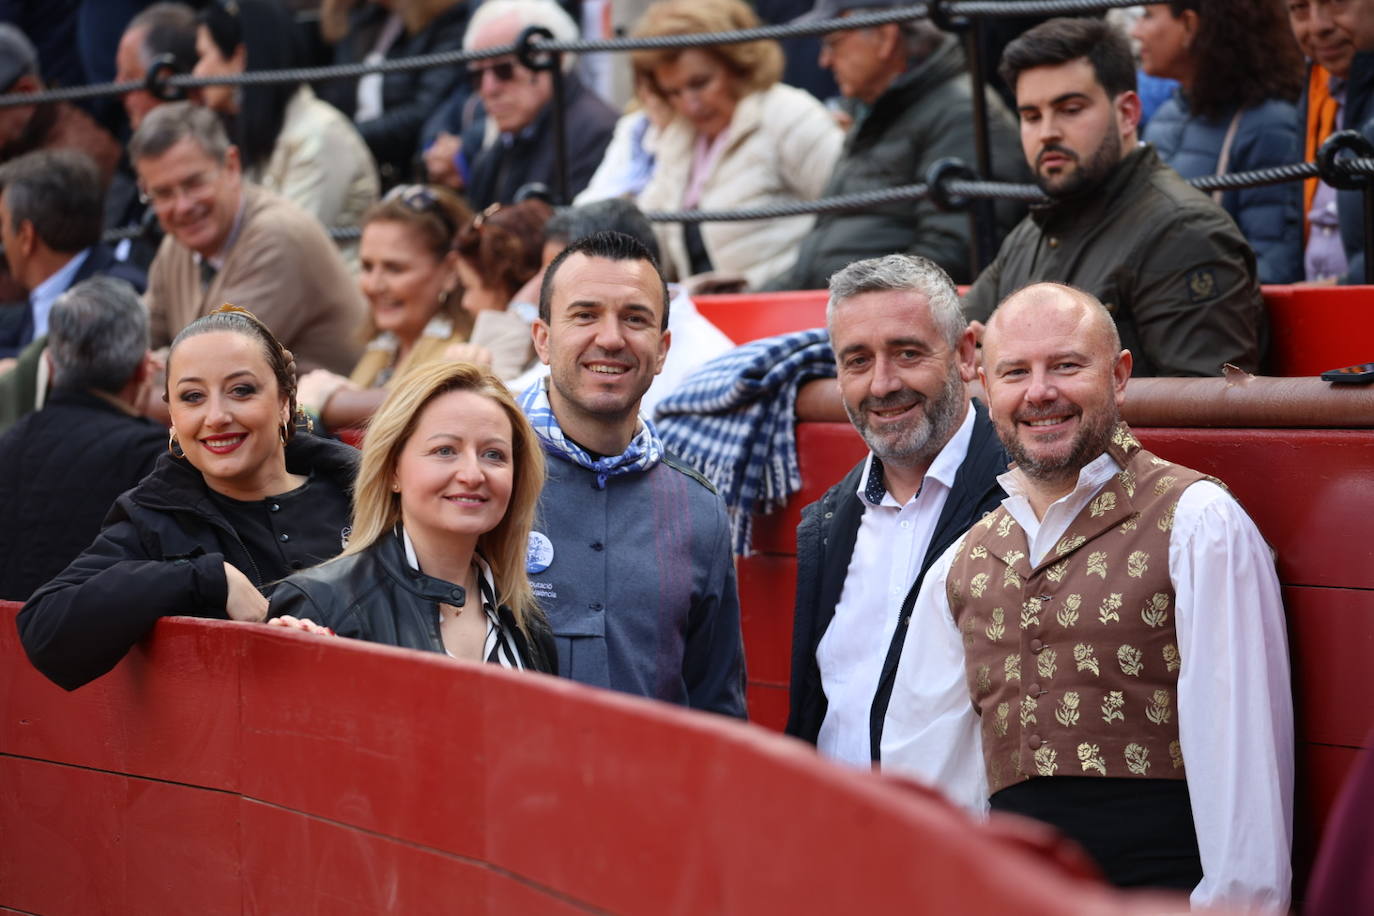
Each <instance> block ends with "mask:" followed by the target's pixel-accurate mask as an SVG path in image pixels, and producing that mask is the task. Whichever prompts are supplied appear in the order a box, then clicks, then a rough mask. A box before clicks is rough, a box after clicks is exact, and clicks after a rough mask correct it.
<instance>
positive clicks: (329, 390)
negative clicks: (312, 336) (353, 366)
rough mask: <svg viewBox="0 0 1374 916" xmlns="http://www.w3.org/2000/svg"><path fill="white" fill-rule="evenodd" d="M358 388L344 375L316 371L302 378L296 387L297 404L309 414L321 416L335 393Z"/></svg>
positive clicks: (326, 370)
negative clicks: (340, 390)
mask: <svg viewBox="0 0 1374 916" xmlns="http://www.w3.org/2000/svg"><path fill="white" fill-rule="evenodd" d="M348 387H356V386H355V385H353V383H352V382H350V381H349V380H348V379H346V378H344V377H343V376H342V375H335V374H334V373H333V372H330V371H329V370H328V369H314V370H312V371H310V372H307V373H306V374H305V375H302V376H301V380H300V382H299V383H298V384H297V385H296V403H297V404H299V405H300V406H301V407H303V408H305V409H306V411H307V412H309V413H313V414H316V415H320V414H323V413H324V408H325V406H326V405H327V404H328V403H329V399H330V398H332V397H333V396H334V392H336V391H338V390H339V389H340V388H348Z"/></svg>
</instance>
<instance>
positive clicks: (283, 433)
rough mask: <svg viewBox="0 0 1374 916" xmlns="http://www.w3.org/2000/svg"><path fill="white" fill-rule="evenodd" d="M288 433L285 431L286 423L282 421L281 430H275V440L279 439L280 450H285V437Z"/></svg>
mask: <svg viewBox="0 0 1374 916" xmlns="http://www.w3.org/2000/svg"><path fill="white" fill-rule="evenodd" d="M288 433H289V430H288V429H287V425H286V421H285V420H283V421H282V424H281V428H280V429H278V430H277V438H279V439H281V445H282V448H286V437H287V434H288Z"/></svg>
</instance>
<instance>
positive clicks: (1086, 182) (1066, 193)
mask: <svg viewBox="0 0 1374 916" xmlns="http://www.w3.org/2000/svg"><path fill="white" fill-rule="evenodd" d="M1057 149H1059V150H1061V151H1063V152H1067V153H1069V154H1070V155H1073V156H1074V161H1075V162H1076V163H1077V168H1075V169H1074V170H1073V172H1072V173H1070V174H1069V175H1067V176H1064V177H1062V178H1061V179H1060V180H1059V182H1058V183H1052V182H1051V180H1050V179H1048V178H1046V177H1045V176H1044V175H1043V174H1041V173H1040V170H1039V169H1036V172H1035V183H1036V184H1037V185H1039V186H1040V190H1042V191H1044V192H1045V193H1046V194H1047V195H1048V196H1050V197H1052V198H1054V199H1055V200H1061V199H1064V198H1068V197H1076V196H1078V195H1079V194H1083V193H1084V192H1087V191H1091V190H1093V189H1095V188H1097V187H1098V186H1099V185H1100V184H1102V182H1104V181H1106V180H1107V176H1108V175H1110V174H1111V172H1112V169H1114V168H1116V166H1117V163H1119V162H1120V161H1121V135H1120V134H1119V133H1117V124H1116V118H1115V117H1113V118H1112V123H1111V129H1110V130H1109V131H1108V133H1107V135H1106V136H1105V137H1103V138H1102V142H1101V143H1099V144H1098V145H1097V149H1095V150H1093V151H1092V154H1091V155H1090V156H1088V159H1087V161H1086V162H1084V161H1082V160H1080V159H1079V158H1078V157H1077V156H1076V154H1074V153H1073V152H1072V151H1071V150H1069V149H1068V148H1067V147H1057Z"/></svg>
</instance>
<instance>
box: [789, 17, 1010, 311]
mask: <svg viewBox="0 0 1374 916" xmlns="http://www.w3.org/2000/svg"><path fill="white" fill-rule="evenodd" d="M987 105H988V122H989V129H990V133H989V137H990V142H991V146H992V165H993V177H994V179H996V180H1001V181H1025V180H1026V179H1027V175H1026V164H1025V162H1026V161H1025V157H1024V156H1022V154H1021V146H1020V142H1019V140H1018V138H1017V131H1016V122H1015V121H1014V120H1012V117H1011V115H1010V114H1009V113H1008V112H1007V109H1006V106H1005V105H1003V104H1002V100H1001V99H1000V98H998V97H997V95H996V93H994V92H993V91H992V90H990V89H989V90H988V91H987ZM947 157H957V158H959V159H962V160H963V161H964V162H965V163H967V164H968V165H969V166H970V167H973V168H976V167H977V157H976V155H975V152H974V143H973V83H972V81H971V80H970V79H969V76H968V72H967V68H966V67H965V65H964V53H963V51H962V50H961V49H960V47H959V42H958V39H956V38H954V37H952V36H946V38H945V40H944V42H943V43H942V44H941V45H940V47H939V48H937V49H936V50H935V51H934V53H932V54H931V56H930V57H929V58H927V59H926V60H925V61H924V62H923V63H921V64H919V65H918V66H916V67H914V68H913V69H911V70H909V71H907V72H906V73H905V74H903V75H902V76H900V77H898V78H897V80H896V81H895V82H894V83H893V84H892V85H891V86H890V87H889V88H888V89H887V91H886V92H884V93H883V94H882V95H881V96H879V97H878V100H877V101H876V102H874V104H873V108H872V110H871V111H870V112H869V113H868V114H867V115H866V116H862V117H860V118H858V119H857V120H856V121H855V123H854V126H853V127H851V128H850V130H849V133H848V135H846V137H845V140H844V150H843V152H842V153H841V154H840V160H839V162H837V163H836V164H835V172H834V174H833V175H831V177H830V182H829V184H827V185H826V187H825V191H824V193H823V194H822V196H823V197H834V196H837V195H840V194H855V193H858V192H860V191H874V190H880V189H882V188H891V187H895V186H898V185H906V184H917V183H919V182H922V181H924V180H925V176H926V172H927V171H928V170H929V169H930V167H931V166H932V165H933V164H934V163H935V162H936V161H938V160H940V159H944V158H947ZM1025 212H1026V211H1025V207H1024V205H1022V204H1019V203H1015V202H1012V201H1004V202H1002V203H999V204H998V206H997V207H996V214H997V217H998V219H997V222H998V231H997V238H998V239H999V240H1000V239H1001V237H1002V236H1004V235H1005V234H1006V233H1007V232H1008V231H1010V230H1011V228H1012V226H1014V225H1015V224H1016V221H1017V220H1018V219H1020V218H1021V216H1022V215H1024V214H1025ZM971 240H972V231H971V227H970V224H969V215H968V213H966V212H948V213H946V212H942V211H941V210H940V209H939V208H937V207H936V206H935V204H934V203H933V202H931V201H930V200H922V201H918V202H912V201H905V202H901V203H893V204H884V205H877V206H872V207H866V208H864V209H863V210H855V211H850V212H847V213H826V214H822V215H820V216H818V217H816V225H815V228H813V229H812V230H811V233H810V234H809V235H808V236H807V237H806V239H805V241H803V242H802V245H801V248H800V249H799V251H798V254H797V260H796V261H795V262H794V263H793V265H792V267H791V268H789V269H788V270H786V271H784V272H783V273H782V274H780V275H779V276H777V277H774V278H773V279H772V280H770V281H768V283H767V284H766V287H765V288H767V289H824V288H825V287H826V285H827V283H828V282H829V280H830V276H831V274H833V273H835V272H836V271H838V270H840V269H841V268H843V267H845V266H846V265H848V264H850V263H851V262H853V261H857V260H860V259H862V258H871V257H878V256H880V255H884V254H890V253H892V252H898V251H899V252H906V253H908V254H917V255H922V256H924V257H927V258H930V259H931V260H932V261H934V262H935V263H937V264H939V265H940V266H941V267H943V268H944V269H945V270H946V271H948V272H949V274H950V276H951V277H953V278H954V279H955V281H956V282H959V283H967V282H969V280H970V279H971V275H970V273H969V245H970V243H971Z"/></svg>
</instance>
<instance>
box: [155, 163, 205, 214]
mask: <svg viewBox="0 0 1374 916" xmlns="http://www.w3.org/2000/svg"><path fill="white" fill-rule="evenodd" d="M219 172H220V167H219V166H216V167H214V168H212V169H207V170H206V171H204V172H197V173H195V174H194V175H192V176H190V177H189V178H187V179H185V180H184V181H181V182H179V183H177V184H174V185H170V186H169V185H160V186H158V187H156V188H142V189H140V191H139V194H138V199H139V200H140V201H141V202H142V203H144V204H152V207H153V209H154V210H165V209H166V208H167V207H170V206H172V205H173V204H175V203H176V201H177V198H178V197H183V196H184V197H187V198H189V199H191V200H199V199H201V198H203V197H206V196H208V195H210V194H211V193H213V192H214V190H215V187H216V184H215V180H216V179H217V178H218V177H219Z"/></svg>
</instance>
